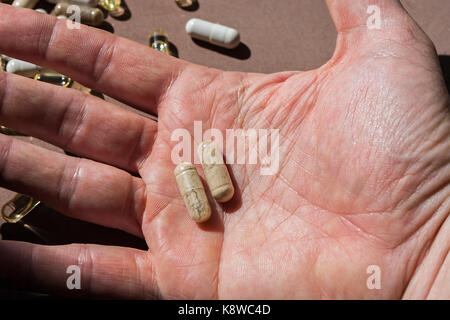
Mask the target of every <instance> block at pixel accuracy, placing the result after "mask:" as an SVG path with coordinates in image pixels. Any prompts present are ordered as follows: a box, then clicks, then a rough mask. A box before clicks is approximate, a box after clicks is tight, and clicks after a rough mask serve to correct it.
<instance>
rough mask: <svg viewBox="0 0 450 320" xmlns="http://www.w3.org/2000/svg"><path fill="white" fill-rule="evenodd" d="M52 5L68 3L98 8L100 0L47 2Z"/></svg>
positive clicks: (58, 0)
mask: <svg viewBox="0 0 450 320" xmlns="http://www.w3.org/2000/svg"><path fill="white" fill-rule="evenodd" d="M47 1H48V2H50V3H54V4H58V3H61V2H68V3H71V4H81V5H85V6H89V7H96V6H97V5H98V0H47Z"/></svg>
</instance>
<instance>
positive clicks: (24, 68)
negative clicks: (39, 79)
mask: <svg viewBox="0 0 450 320" xmlns="http://www.w3.org/2000/svg"><path fill="white" fill-rule="evenodd" d="M40 70H41V67H40V66H38V65H35V64H33V63H30V62H26V61H23V60H19V59H11V60H9V61H8V63H7V64H6V72H11V73H15V74H18V75H21V76H24V77H28V78H33V77H34V76H35V75H36V74H37V73H38V72H39V71H40Z"/></svg>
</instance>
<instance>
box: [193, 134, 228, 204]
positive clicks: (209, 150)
mask: <svg viewBox="0 0 450 320" xmlns="http://www.w3.org/2000/svg"><path fill="white" fill-rule="evenodd" d="M198 155H199V157H200V161H201V163H202V167H203V172H204V174H205V179H206V182H207V184H208V188H209V190H210V191H211V195H212V196H213V198H214V199H216V200H217V201H218V202H227V201H229V200H231V198H233V195H234V187H233V182H232V181H231V177H230V174H229V172H228V168H227V166H226V165H225V163H224V161H223V154H222V151H221V150H219V148H218V146H217V143H215V142H214V141H211V140H209V141H203V142H202V143H201V144H200V145H199V146H198Z"/></svg>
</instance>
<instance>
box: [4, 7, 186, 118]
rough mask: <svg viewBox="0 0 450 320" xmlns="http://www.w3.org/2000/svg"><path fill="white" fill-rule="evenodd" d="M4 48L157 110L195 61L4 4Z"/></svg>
mask: <svg viewBox="0 0 450 320" xmlns="http://www.w3.org/2000/svg"><path fill="white" fill-rule="evenodd" d="M0 39H2V41H1V42H0V52H2V53H3V54H6V55H10V56H13V57H16V58H19V59H24V60H27V61H30V62H33V63H36V64H39V65H44V66H47V67H51V68H53V69H56V70H58V71H59V72H61V73H63V74H66V75H68V76H71V77H72V78H74V79H77V80H78V81H79V82H81V83H83V84H84V85H86V86H88V87H90V88H94V89H96V90H98V91H100V92H103V93H105V94H107V95H109V96H111V97H113V98H115V99H117V100H120V101H123V102H126V103H128V104H131V105H134V106H139V107H141V108H142V109H144V110H145V111H149V112H153V113H156V111H157V110H156V105H157V102H158V100H159V99H160V97H161V96H162V95H163V94H164V92H165V90H166V89H167V88H168V87H169V86H170V84H171V83H172V81H173V80H174V78H176V77H177V76H178V74H180V73H181V72H182V71H183V70H184V68H186V66H188V65H191V64H189V63H187V62H185V61H183V60H179V59H176V58H173V57H170V56H167V55H164V54H161V53H159V52H157V51H156V50H153V49H151V48H149V47H147V46H144V45H140V44H137V43H135V42H133V41H130V40H127V39H123V38H120V37H117V36H114V35H112V34H110V33H108V32H105V31H103V30H98V29H94V28H91V27H87V26H84V25H82V26H80V29H68V28H67V21H66V20H58V19H56V17H53V16H49V15H42V14H40V13H37V12H34V11H33V10H26V9H21V8H13V7H11V6H8V5H3V4H0Z"/></svg>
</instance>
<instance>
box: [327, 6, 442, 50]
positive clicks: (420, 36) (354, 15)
mask: <svg viewBox="0 0 450 320" xmlns="http://www.w3.org/2000/svg"><path fill="white" fill-rule="evenodd" d="M327 5H328V8H329V11H330V14H331V17H332V19H333V22H334V25H335V27H336V30H337V32H338V41H337V52H336V53H341V54H342V53H345V52H346V51H353V52H355V51H357V50H366V49H369V50H370V49H373V48H374V46H377V47H378V48H379V47H380V46H383V45H385V44H386V40H388V41H389V40H394V41H395V42H397V43H405V42H408V41H411V40H413V41H414V42H417V43H419V44H420V45H422V46H425V47H427V48H434V46H433V45H432V43H431V41H430V40H429V38H428V37H427V36H426V35H425V33H424V32H423V31H422V30H421V29H420V27H419V26H418V25H417V24H416V23H415V21H414V20H413V19H412V18H411V17H410V16H409V14H408V13H407V12H406V10H405V9H404V8H403V6H402V5H401V3H400V1H398V0H327Z"/></svg>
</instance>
